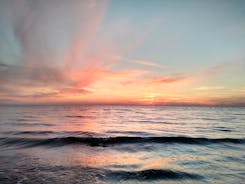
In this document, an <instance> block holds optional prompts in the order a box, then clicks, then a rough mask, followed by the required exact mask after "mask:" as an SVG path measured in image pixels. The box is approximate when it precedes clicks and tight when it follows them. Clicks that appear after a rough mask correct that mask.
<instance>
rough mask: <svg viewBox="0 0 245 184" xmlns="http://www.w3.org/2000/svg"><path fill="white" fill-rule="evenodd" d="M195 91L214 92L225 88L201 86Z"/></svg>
mask: <svg viewBox="0 0 245 184" xmlns="http://www.w3.org/2000/svg"><path fill="white" fill-rule="evenodd" d="M195 89H196V90H200V91H212V90H221V89H225V87H224V86H200V87H197V88H195Z"/></svg>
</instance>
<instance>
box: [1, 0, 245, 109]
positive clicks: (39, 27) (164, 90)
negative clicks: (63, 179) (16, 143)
mask: <svg viewBox="0 0 245 184" xmlns="http://www.w3.org/2000/svg"><path fill="white" fill-rule="evenodd" d="M22 103H23V104H29V103H34V104H40V103H41V104H43V103H48V104H49V103H92V104H136V105H138V104H139V105H183V104H186V105H193V104H196V105H245V1H244V0H202V1H201V0H148V1H146V0H145V1H144V0H111V1H104V0H98V1H93V0H91V1H90V0H87V1H85V0H84V1H81V0H77V1H75V0H70V1H68V0H40V1H38V0H36V1H34V0H33V1H32V0H1V1H0V104H22Z"/></svg>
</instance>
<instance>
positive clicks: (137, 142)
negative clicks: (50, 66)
mask: <svg viewBox="0 0 245 184" xmlns="http://www.w3.org/2000/svg"><path fill="white" fill-rule="evenodd" d="M244 181H245V107H167V106H166V107H164V106H109V105H106V106H103V105H100V106H99V105H98V106H96V105H90V106H89V105H88V106H86V105H84V106H82V105H81V106H79V105H73V106H72V105H71V106H68V105H66V106H62V105H60V106H1V107H0V183H1V184H12V183H16V184H37V183H38V184H40V183H43V184H49V183H50V184H51V183H52V184H55V183H57V184H66V183H69V184H70V183H72V184H73V183H86V184H89V183H91V184H92V183H101V184H107V183H110V184H111V183H125V184H126V183H127V184H134V183H144V184H150V183H157V184H158V183H159V184H160V183H167V184H173V183H203V184H204V183H205V184H206V183H244Z"/></svg>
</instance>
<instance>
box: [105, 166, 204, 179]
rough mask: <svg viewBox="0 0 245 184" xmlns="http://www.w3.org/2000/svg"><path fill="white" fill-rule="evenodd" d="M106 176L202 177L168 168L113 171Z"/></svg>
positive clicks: (121, 177) (148, 177)
mask: <svg viewBox="0 0 245 184" xmlns="http://www.w3.org/2000/svg"><path fill="white" fill-rule="evenodd" d="M107 177H109V178H111V179H116V180H139V181H144V180H160V179H202V178H203V177H202V176H201V175H198V174H192V173H186V172H181V171H173V170H168V169H165V170H163V169H149V170H143V171H114V172H110V173H108V174H107Z"/></svg>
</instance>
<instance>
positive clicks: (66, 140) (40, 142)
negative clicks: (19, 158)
mask: <svg viewBox="0 0 245 184" xmlns="http://www.w3.org/2000/svg"><path fill="white" fill-rule="evenodd" d="M135 143H158V144H170V143H180V144H200V145H203V144H217V143H233V144H243V143H245V138H243V139H235V138H217V139H209V138H194V137H108V138H103V137H101V138H100V137H56V138H47V139H38V138H14V137H13V138H12V137H10V138H0V145H26V146H64V145H69V144H85V145H89V146H110V145H118V144H135Z"/></svg>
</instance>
